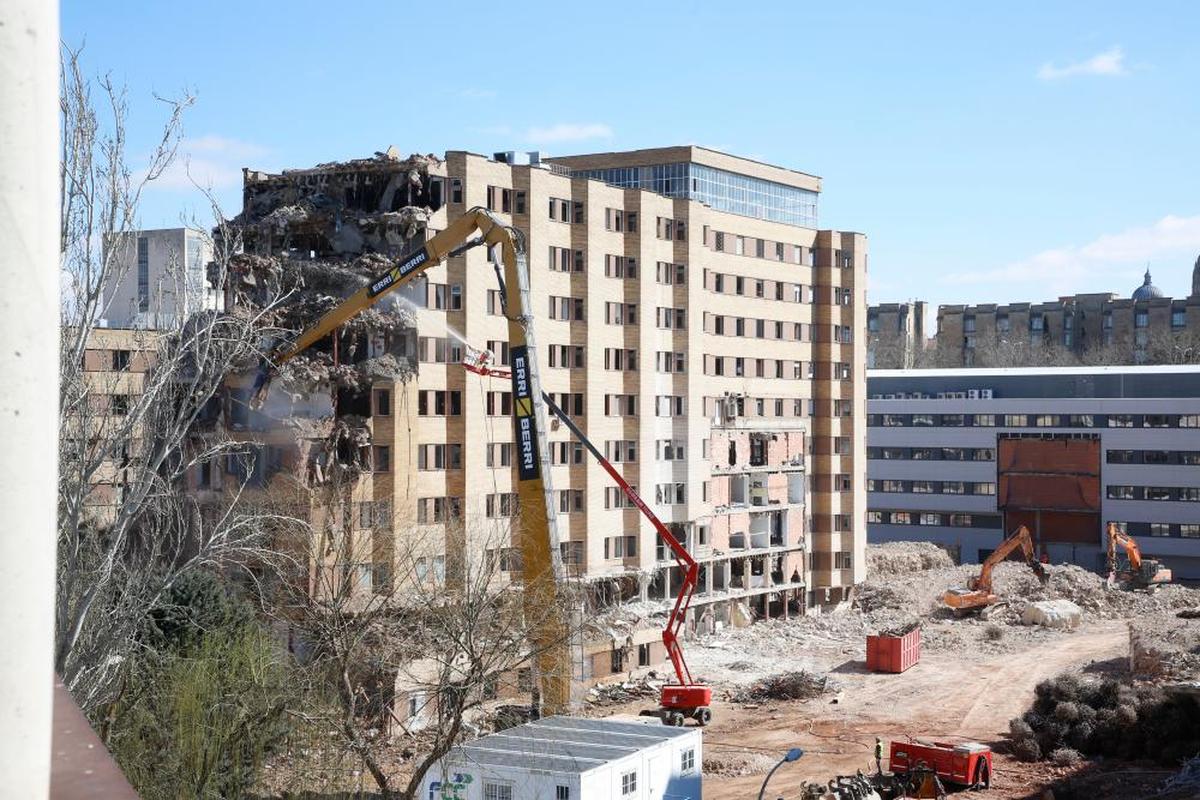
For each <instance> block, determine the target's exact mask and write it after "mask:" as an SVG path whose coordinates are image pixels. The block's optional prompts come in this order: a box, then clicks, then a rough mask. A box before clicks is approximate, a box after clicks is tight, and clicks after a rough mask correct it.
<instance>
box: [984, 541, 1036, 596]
mask: <svg viewBox="0 0 1200 800" xmlns="http://www.w3.org/2000/svg"><path fill="white" fill-rule="evenodd" d="M1018 547H1019V548H1021V552H1022V554H1023V555H1024V556H1025V563H1027V564H1029V566H1031V567H1033V570H1034V572H1037V573H1038V574H1039V575H1040V574H1041V573H1042V572H1044V570H1043V569H1042V565H1041V562H1039V561H1038V560H1037V557H1036V556H1035V555H1034V551H1033V536H1031V535H1030V533H1029V529H1028V528H1026V527H1025V526H1024V525H1022V526H1021V527H1019V528H1017V532H1016V533H1014V534H1013V535H1012V536H1010V537H1008V538H1007V539H1005V540H1004V541H1003V542H1001V543H1000V546H999V547H997V548H996V549H995V550H993V551H992V554H991V555H990V556H988V557H987V559H986V560H985V561H984V562H983V567H982V568H980V570H979V575H977V576H976V577H975V578H973V579H972V580H971V582H970V583H969V584H968V585H969V586H970V588H971V589H973V590H975V591H980V592H987V593H988V594H991V593H992V570H994V569H995V568H996V565H997V564H999V563H1000V562H1001V561H1003V560H1004V559H1006V558H1008V556H1009V555H1010V554H1011V553H1012V552H1013V551H1014V550H1016V549H1017V548H1018Z"/></svg>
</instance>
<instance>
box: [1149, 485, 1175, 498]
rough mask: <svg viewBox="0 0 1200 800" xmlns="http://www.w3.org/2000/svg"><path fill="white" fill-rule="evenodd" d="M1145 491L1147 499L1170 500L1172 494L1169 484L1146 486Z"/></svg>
mask: <svg viewBox="0 0 1200 800" xmlns="http://www.w3.org/2000/svg"><path fill="white" fill-rule="evenodd" d="M1145 492H1146V499H1147V500H1170V499H1171V495H1172V491H1171V488H1170V487H1169V486H1147V487H1146V489H1145Z"/></svg>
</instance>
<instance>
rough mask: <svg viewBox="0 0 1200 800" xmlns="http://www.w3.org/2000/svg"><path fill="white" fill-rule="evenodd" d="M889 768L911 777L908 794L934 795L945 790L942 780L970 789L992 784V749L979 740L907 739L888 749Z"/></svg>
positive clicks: (895, 743)
mask: <svg viewBox="0 0 1200 800" xmlns="http://www.w3.org/2000/svg"><path fill="white" fill-rule="evenodd" d="M888 769H889V770H891V772H892V773H893V774H895V775H897V776H898V777H901V778H902V779H903V777H904V776H910V777H911V778H915V779H916V780H911V781H909V783H910V786H911V790H915V791H920V792H922V793H919V794H910V795H908V796H909V797H937V796H939V795H938V794H930V793H928V792H929V791H930V790H932V791H934V792H944V790H943V789H942V788H941V784H942V782H943V781H945V782H946V783H953V784H957V785H959V786H966V787H968V788H971V789H987V788H988V787H990V786H991V785H992V748H990V747H988V746H987V745H986V744H980V743H979V742H959V743H957V744H955V743H953V742H927V741H922V740H920V739H912V738H909V740H908V741H906V742H892V743H891V746H890V748H889V750H888Z"/></svg>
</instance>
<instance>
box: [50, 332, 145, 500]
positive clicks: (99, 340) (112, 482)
mask: <svg viewBox="0 0 1200 800" xmlns="http://www.w3.org/2000/svg"><path fill="white" fill-rule="evenodd" d="M158 344H159V340H158V334H157V333H155V332H147V331H138V330H128V329H116V328H95V329H93V330H92V332H91V335H90V336H89V337H88V341H87V349H86V350H85V351H84V354H83V374H82V376H81V377H82V380H83V382H84V387H86V392H87V394H88V399H87V402H86V403H85V404H82V405H81V406H80V413H78V414H73V415H71V416H70V417H68V418H67V419H64V421H63V425H64V426H65V428H66V429H68V430H70V429H72V428H74V427H75V426H77V425H78V426H80V427H81V428H82V429H83V430H86V431H90V432H91V434H92V435H91V436H67V437H65V438H64V441H65V442H66V444H65V445H64V446H65V447H69V448H79V451H78V452H67V453H64V458H67V459H69V460H71V461H73V462H75V463H84V464H86V463H89V462H90V461H91V460H92V459H93V458H95V453H94V450H93V448H95V447H96V440H95V439H94V438H93V437H94V436H95V435H97V434H99V435H100V436H103V437H106V438H112V439H115V440H117V441H121V439H122V438H127V439H128V443H127V444H125V446H124V447H122V448H120V449H119V450H118V451H117V452H114V453H113V454H112V457H111V458H105V459H103V462H102V463H101V464H100V466H99V468H98V469H97V470H96V471H95V473H94V474H92V475H91V476H90V477H91V481H92V491H91V493H90V495H89V496H88V498H87V511H88V513H89V514H90V515H92V518H93V519H95V520H97V521H99V522H100V523H102V524H103V523H104V521H106V520H109V521H111V519H112V518H113V516H114V515H115V514H116V511H117V508H118V507H119V506H120V504H121V495H122V493H123V492H124V491H125V487H126V486H127V485H128V484H129V483H130V478H129V475H128V474H127V468H128V465H129V448H130V447H134V446H136V445H137V442H138V440H139V439H140V437H141V436H142V435H143V431H142V429H141V426H140V424H139V423H137V421H136V419H135V418H134V417H133V416H132V414H133V413H134V412H136V409H137V403H138V402H139V400H140V396H141V395H142V392H143V390H144V387H145V386H146V373H147V372H148V371H149V370H150V369H152V368H153V365H154V362H155V360H156V357H157V352H156V351H157V348H158Z"/></svg>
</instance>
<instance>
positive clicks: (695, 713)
mask: <svg viewBox="0 0 1200 800" xmlns="http://www.w3.org/2000/svg"><path fill="white" fill-rule="evenodd" d="M503 297H504V291H503V290H501V298H502V299H503ZM495 361H496V358H495V355H494V354H493V353H492V352H491V351H489V350H475V349H474V348H470V347H467V348H466V354H465V356H464V358H463V366H464V367H465V368H466V369H467V370H468V371H470V372H474V373H475V374H477V375H482V376H484V377H494V378H506V377H508V376H509V372H508V370H505V369H503V368H500V367H494V366H492V365H493V364H494V363H495ZM542 399H543V401H544V402H545V404H546V408H548V409H549V410H550V413H551V414H553V415H554V416H555V417H556V418H557V419H558V420H559V421H561V422H562V424H563V425H565V426H566V427H567V429H568V430H569V431H570V432H571V434H572V435H573V436H574V437H575V438H576V439H578V440H579V442H580V443H582V444H583V446H584V447H586V448H587V450H588V452H589V453H591V454H592V456H593V457H594V458H595V459H596V460H597V461H598V462H600V466H601V467H603V468H604V471H605V472H607V473H608V475H609V477H610V478H612V479H613V481H614V482H615V483H616V484H617V486H619V487H620V489H621V492H622V493H623V494H624V495H625V497H626V498H628V500H629V502H631V503H632V504H633V505H634V506H635V507H636V508H637V509H638V510H639V511H641V512H642V516H644V517H645V518H646V519H647V520H649V521H650V524H651V525H652V526H653V527H654V531H655V533H657V534H658V538H659V539H661V540H662V541H663V542H664V543H665V544H666V545H667V547H668V548H670V550H671V554H672V556H674V558H675V564H676V565H677V566H678V567H679V570H680V572H681V573H682V575H683V584H682V585H681V586H680V587H679V592H678V594H676V596H675V605H674V606H673V607H672V609H671V614H670V616H668V617H667V623H666V625H664V626H663V631H662V641H663V646H664V647H665V648H666V650H667V656H668V657H669V658H670V659H671V666H672V668H673V669H674V670H675V683H667V684H664V685H663V687H662V692H661V694H660V696H659V707H658V709H656V710H655V711H650V712H643V714H648V715H650V716H656V717H658V718H659V719H661V720H662V722H663V724H664V725H674V726H676V727H678V726H681V725H683V723H684V721H685V720H686V719H689V718H690V719H694V720H696V722H697V723H699V724H700V725H707V724H708V723H709V722H710V721H711V720H712V709H711V708H710V706H711V704H712V688H711V687H709V686H705V685H703V684H699V683H696V681H695V680H693V678H692V673H691V671H690V670H689V669H688V666H687V662H686V661H685V660H684V658H683V648H682V647H681V646H680V644H679V631H680V629H681V628H682V627H683V623H684V621H685V620H686V619H687V610H688V606H689V605H690V604H691V602H692V596H693V595H694V594H695V591H696V583H697V580H698V578H699V573H700V566H699V565H698V564H697V563H696V560H695V559H694V558H692V555H691V553H689V552H688V551H687V548H685V547H684V546H683V545H682V544H680V543H679V540H678V539H676V538H675V535H674V534H673V533H671V531H670V530H668V529H667V526H666V525H664V524H663V523H662V520H660V519H659V518H658V515H657V514H655V513H654V511H653V510H651V509H650V507H649V506H647V505H646V503H645V501H643V500H642V498H641V496H640V495H639V494H638V493H637V492H636V491H634V489H633V487H632V486H630V485H629V483H628V482H627V481H626V480H625V478H624V477H623V476H622V475H621V473H620V472H618V471H617V469H616V467H614V466H613V465H612V462H610V461H609V460H608V459H607V458H605V456H604V454H603V453H601V452H600V450H599V449H598V448H597V447H596V446H595V445H594V444H592V442H591V440H590V439H588V437H587V436H586V435H585V434H584V432H583V431H581V430H580V429H579V426H578V425H576V424H575V421H574V420H572V419H571V417H570V416H569V415H568V414H567V413H566V412H565V411H563V410H562V409H561V408H559V407H558V405H557V404H556V403H555V402H554V400H553V399H551V398H550V396H549V395H543V397H542Z"/></svg>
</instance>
